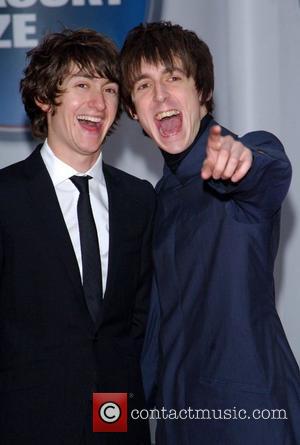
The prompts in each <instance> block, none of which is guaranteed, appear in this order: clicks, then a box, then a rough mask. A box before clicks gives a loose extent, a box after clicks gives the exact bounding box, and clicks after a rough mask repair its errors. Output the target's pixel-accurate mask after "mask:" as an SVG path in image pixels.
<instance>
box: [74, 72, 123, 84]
mask: <svg viewBox="0 0 300 445" xmlns="http://www.w3.org/2000/svg"><path fill="white" fill-rule="evenodd" d="M78 77H83V78H85V79H91V80H92V79H105V80H107V83H113V84H116V85H118V83H117V82H115V81H114V80H111V79H108V78H107V77H101V76H99V75H97V76H92V75H91V74H89V73H87V72H85V71H78V72H77V73H74V74H71V75H70V78H71V79H76V78H78Z"/></svg>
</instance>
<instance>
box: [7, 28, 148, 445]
mask: <svg viewBox="0 0 300 445" xmlns="http://www.w3.org/2000/svg"><path fill="white" fill-rule="evenodd" d="M28 55H29V64H28V66H27V68H26V69H25V74H24V78H23V79H22V81H21V93H22V99H23V102H24V106H25V109H26V112H27V114H28V116H29V119H30V123H31V128H32V133H33V135H34V136H36V137H39V138H42V139H43V140H44V142H43V144H42V145H39V146H38V147H37V148H36V149H35V151H34V152H33V153H32V154H31V155H30V156H29V157H28V158H27V159H25V160H24V161H22V162H19V163H17V164H15V165H12V166H10V167H7V168H5V169H4V170H2V171H1V172H0V215H1V216H0V283H1V288H0V442H1V445H19V444H23V445H53V444H57V445H90V444H93V445H96V444H99V445H105V444H122V445H123V444H128V445H132V444H136V445H142V444H148V443H149V431H148V424H147V422H146V421H134V422H130V421H129V423H128V432H127V433H114V434H112V433H101V432H93V430H92V396H93V393H94V392H101V393H116V392H117V393H132V394H133V395H134V397H132V398H130V399H129V400H128V404H129V408H136V409H137V408H142V407H143V406H144V394H143V389H142V381H141V372H140V366H139V357H140V352H141V347H142V342H143V337H144V330H145V321H146V316H147V310H148V297H149V285H150V281H151V252H150V240H151V226H152V216H153V212H154V207H155V194H154V191H153V189H152V186H151V185H150V184H149V183H147V182H145V181H142V180H140V179H137V178H135V177H133V176H131V175H128V174H126V173H124V172H122V171H120V170H117V169H115V168H113V167H110V166H108V165H106V164H105V163H104V162H103V161H102V154H101V150H102V146H103V142H104V140H105V137H106V135H107V134H108V133H109V131H110V129H111V128H112V127H113V126H114V125H115V124H116V122H117V120H118V118H119V115H120V106H119V67H118V53H117V49H116V47H115V45H114V43H113V42H112V41H111V40H110V39H108V38H107V37H105V36H103V35H101V34H99V33H97V32H95V31H92V30H89V29H81V30H77V31H72V30H64V31H63V32H60V33H54V34H50V35H47V36H46V37H45V38H44V40H43V41H42V42H41V43H40V44H39V45H38V46H37V47H36V48H34V49H32V50H31V51H30V52H29V54H28ZM110 415H112V413H110Z"/></svg>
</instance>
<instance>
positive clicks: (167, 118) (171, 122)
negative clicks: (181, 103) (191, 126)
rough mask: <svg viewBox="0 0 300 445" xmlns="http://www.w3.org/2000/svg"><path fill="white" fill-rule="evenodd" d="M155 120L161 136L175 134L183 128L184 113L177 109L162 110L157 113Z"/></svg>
mask: <svg viewBox="0 0 300 445" xmlns="http://www.w3.org/2000/svg"><path fill="white" fill-rule="evenodd" d="M155 122H156V125H157V128H158V131H159V133H160V134H161V136H163V137H170V136H174V135H175V134H177V133H179V132H180V130H181V127H182V114H181V112H180V111H178V110H175V109H172V110H166V111H161V112H159V113H157V114H156V115H155Z"/></svg>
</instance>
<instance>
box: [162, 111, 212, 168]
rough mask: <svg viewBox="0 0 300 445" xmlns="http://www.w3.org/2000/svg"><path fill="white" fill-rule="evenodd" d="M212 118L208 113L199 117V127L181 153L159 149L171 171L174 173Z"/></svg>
mask: <svg viewBox="0 0 300 445" xmlns="http://www.w3.org/2000/svg"><path fill="white" fill-rule="evenodd" d="M212 118H213V117H212V115H211V114H209V113H208V114H206V115H205V116H204V117H203V118H202V119H201V123H200V128H199V131H198V134H197V136H196V137H195V139H194V141H193V142H192V144H191V145H190V146H189V147H188V148H187V149H186V150H184V151H182V152H181V153H176V154H173V153H168V152H166V151H164V150H162V149H160V151H161V153H162V155H163V157H164V160H165V163H166V164H167V166H168V167H169V169H170V170H171V171H172V172H173V173H176V170H177V168H178V167H179V165H180V163H181V162H182V160H183V159H184V158H185V157H186V155H187V154H188V153H189V152H190V151H191V150H192V148H193V147H194V145H195V144H196V143H197V141H198V139H199V137H200V136H201V135H202V134H203V133H204V131H205V129H206V128H207V126H208V124H209V122H210V121H211V120H212Z"/></svg>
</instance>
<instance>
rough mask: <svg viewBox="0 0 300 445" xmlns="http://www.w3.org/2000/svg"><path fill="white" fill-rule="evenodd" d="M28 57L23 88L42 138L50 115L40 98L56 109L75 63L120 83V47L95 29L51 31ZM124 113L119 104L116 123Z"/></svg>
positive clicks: (36, 131)
mask: <svg viewBox="0 0 300 445" xmlns="http://www.w3.org/2000/svg"><path fill="white" fill-rule="evenodd" d="M27 58H28V59H29V63H28V65H27V67H26V68H25V70H24V77H23V79H22V80H21V82H20V92H21V95H22V100H23V104H24V107H25V110H26V113H27V115H28V117H29V120H30V122H31V130H32V134H33V136H35V137H38V138H41V139H44V138H45V137H46V136H47V133H48V125H47V116H46V113H45V112H44V111H42V110H41V108H40V107H39V106H38V105H37V103H36V101H39V102H40V103H44V104H47V105H50V106H51V108H52V110H53V111H52V112H53V113H55V107H57V106H59V100H58V98H59V96H60V95H61V94H62V93H63V90H62V89H61V85H62V83H63V81H64V79H65V78H66V76H67V75H68V74H69V70H70V68H71V67H72V66H73V65H74V64H75V65H76V66H78V68H79V69H80V70H83V71H85V72H87V73H88V74H89V75H95V74H97V75H98V76H100V77H104V78H107V79H109V80H110V81H112V82H116V83H117V84H119V79H120V73H119V60H118V50H117V47H116V45H115V44H114V42H113V41H112V40H111V39H109V38H108V37H106V36H104V35H102V34H100V33H98V32H96V31H94V30H92V29H78V30H71V29H64V30H63V31H62V32H57V33H52V34H48V35H46V36H45V38H44V39H43V40H42V42H41V43H40V44H39V45H38V46H37V47H35V48H33V49H32V50H30V51H29V52H28V53H27ZM120 114H121V106H120V104H119V107H118V111H117V114H116V118H115V121H114V124H113V126H112V127H114V126H115V124H116V122H117V121H118V119H119V117H120Z"/></svg>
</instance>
